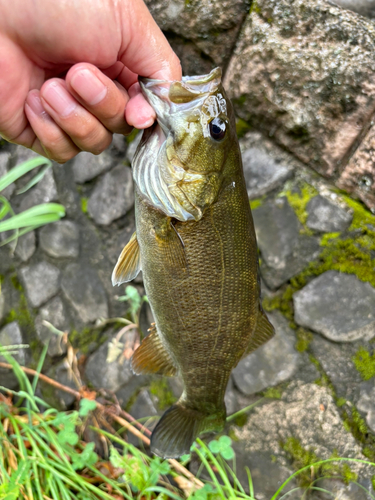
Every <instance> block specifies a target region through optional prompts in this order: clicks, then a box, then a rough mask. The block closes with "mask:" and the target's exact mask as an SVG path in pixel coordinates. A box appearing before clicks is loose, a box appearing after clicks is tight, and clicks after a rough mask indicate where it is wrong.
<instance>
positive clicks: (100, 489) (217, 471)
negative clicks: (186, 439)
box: [0, 346, 375, 500]
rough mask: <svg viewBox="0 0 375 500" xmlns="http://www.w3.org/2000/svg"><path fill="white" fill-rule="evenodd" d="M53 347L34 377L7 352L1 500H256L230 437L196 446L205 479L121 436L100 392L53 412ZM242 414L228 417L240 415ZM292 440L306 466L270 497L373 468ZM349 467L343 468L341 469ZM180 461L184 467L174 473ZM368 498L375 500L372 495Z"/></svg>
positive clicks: (0, 411)
mask: <svg viewBox="0 0 375 500" xmlns="http://www.w3.org/2000/svg"><path fill="white" fill-rule="evenodd" d="M47 348H48V346H45V348H44V350H43V353H42V356H41V358H40V361H39V364H38V367H37V370H36V371H35V374H34V376H33V378H32V379H30V378H29V377H28V376H27V375H26V374H25V373H24V369H23V368H22V367H20V365H18V363H17V362H16V361H15V360H14V358H12V356H11V355H10V352H14V351H15V350H16V349H17V347H16V346H12V348H11V349H10V348H8V349H7V350H5V349H4V348H2V349H1V354H2V356H3V357H5V358H6V360H7V362H8V363H9V364H10V365H11V367H12V369H13V372H14V373H15V375H16V376H17V378H18V381H19V386H20V389H19V390H18V391H10V390H8V389H6V388H4V387H0V443H1V446H0V498H6V499H7V500H18V499H20V500H21V499H25V498H27V499H36V500H45V499H53V500H60V499H63V500H73V499H78V500H96V499H103V500H109V499H112V500H113V499H117V500H118V499H127V500H130V499H134V498H135V499H139V500H153V499H168V498H170V499H174V500H182V499H184V498H186V497H187V498H189V499H192V500H218V499H221V500H229V499H230V500H234V499H237V500H238V499H244V500H255V497H254V485H253V481H252V477H251V472H250V470H248V469H247V477H248V483H247V485H246V487H245V486H244V485H243V484H241V483H240V481H239V480H238V478H237V475H236V456H235V452H234V449H233V447H232V440H231V439H230V437H228V436H225V435H224V436H220V437H218V438H217V439H215V440H213V441H211V442H209V443H208V444H206V443H205V442H204V441H203V440H201V439H197V440H196V442H195V443H194V445H193V447H192V453H194V454H195V455H196V456H197V458H198V460H199V462H200V464H201V466H200V471H205V475H206V476H207V477H208V478H209V479H207V480H204V481H203V482H202V481H201V480H198V479H197V478H196V477H194V476H193V475H192V474H191V473H188V471H187V470H186V468H184V467H185V466H186V465H187V464H188V462H189V460H190V456H188V455H187V456H184V457H181V459H180V462H176V461H175V460H168V461H167V460H161V459H160V458H159V457H155V456H149V455H148V454H147V453H146V452H145V451H144V450H141V449H138V448H137V447H135V446H133V445H132V444H130V443H129V442H128V441H127V440H126V437H124V436H123V430H124V429H123V428H122V429H121V428H120V429H118V430H116V429H114V428H113V424H112V423H110V422H108V421H106V419H105V416H106V413H105V412H104V409H103V408H104V407H103V406H102V405H101V404H100V403H98V402H97V401H96V400H95V399H94V398H95V395H96V393H95V392H92V391H91V392H90V391H87V390H85V389H82V390H81V391H80V393H77V394H78V395H80V397H81V399H80V402H79V407H78V409H77V410H75V411H65V412H59V411H57V410H56V409H54V408H52V407H50V406H49V405H48V404H47V403H46V402H44V401H43V400H42V399H40V398H39V397H38V396H37V395H36V389H37V384H38V380H39V378H41V377H43V375H41V374H40V372H41V369H42V365H43V362H44V359H45V356H46V353H47ZM29 372H30V370H29ZM253 406H254V405H251V407H248V408H245V409H244V410H241V412H239V413H243V412H246V411H248V410H250V409H251V408H252V407H253ZM111 411H112V412H113V410H110V411H109V412H108V414H110V413H111ZM239 413H237V414H235V415H232V416H230V417H229V418H228V420H231V419H232V420H233V418H237V417H238V415H239ZM232 417H233V418H232ZM122 421H124V420H122ZM98 422H102V425H98ZM129 425H130V424H129ZM138 425H139V424H138ZM103 426H104V427H107V430H104V429H103V428H102V427H103ZM130 427H131V425H130ZM88 428H90V429H91V430H92V431H94V432H95V433H96V434H97V435H98V437H99V438H100V440H101V442H103V441H104V443H105V448H107V449H108V453H107V455H106V456H102V457H100V456H99V455H98V453H97V452H96V451H95V445H94V443H93V442H86V441H85V440H84V438H83V436H84V431H85V429H88ZM108 429H109V430H108ZM143 439H144V440H147V439H146V438H145V437H144V438H143ZM292 439H293V438H291V440H289V441H288V442H287V443H285V448H286V449H287V450H288V451H289V452H290V453H291V456H292V458H293V460H294V461H295V462H296V465H297V466H298V467H300V469H299V470H298V471H296V472H295V473H294V474H292V475H291V476H290V477H289V478H288V479H287V480H286V481H284V483H283V484H282V485H281V486H280V487H279V488H278V490H277V491H276V492H275V493H274V495H273V496H272V497H271V498H270V499H269V500H282V499H283V498H285V497H287V495H288V493H287V492H285V489H286V488H287V487H288V486H289V485H290V483H291V481H292V480H294V479H298V477H299V476H300V477H301V478H303V484H304V487H303V488H301V487H299V489H300V490H301V492H302V491H307V490H306V488H307V489H310V490H314V489H317V486H316V484H315V483H316V479H314V480H311V481H310V482H309V481H308V478H309V477H315V478H318V477H320V478H321V477H325V476H327V475H328V474H329V477H332V476H334V477H336V478H338V477H340V478H341V479H342V480H343V481H351V482H355V483H356V477H355V475H354V474H352V473H351V472H350V468H349V467H348V466H347V465H345V462H347V463H350V462H357V463H365V464H370V465H373V466H375V464H373V463H371V462H368V461H365V460H356V459H345V458H340V457H333V458H331V459H328V460H319V459H318V457H316V456H315V454H314V453H313V452H311V451H307V450H304V449H302V448H301V446H300V445H299V443H295V442H294V441H293V440H292ZM343 462H344V464H343V465H342V466H339V465H338V464H340V463H341V464H342V463H343ZM176 463H177V464H178V465H179V467H180V468H178V467H177V468H176ZM312 469H314V471H315V473H314V474H313V473H312ZM184 471H186V474H184ZM301 484H302V483H301ZM370 497H371V498H374V499H375V497H373V496H372V495H371V494H370Z"/></svg>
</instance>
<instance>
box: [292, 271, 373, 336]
mask: <svg viewBox="0 0 375 500" xmlns="http://www.w3.org/2000/svg"><path fill="white" fill-rule="evenodd" d="M293 302H294V311H295V315H294V319H295V321H296V323H297V324H298V325H301V326H306V327H307V328H311V329H312V330H314V331H316V332H318V333H321V334H322V335H324V336H325V337H327V338H328V339H330V340H334V341H335V342H353V341H354V340H358V339H365V340H369V339H371V338H373V337H374V335H375V290H374V289H373V288H372V286H371V285H370V284H369V283H363V282H362V281H359V279H358V278H357V277H356V276H354V275H349V274H340V273H339V272H337V271H327V272H325V273H323V274H322V275H321V276H319V277H318V278H315V279H314V280H312V281H311V282H310V283H309V284H308V285H307V286H305V287H304V288H302V290H300V291H299V292H296V293H295V294H294V295H293Z"/></svg>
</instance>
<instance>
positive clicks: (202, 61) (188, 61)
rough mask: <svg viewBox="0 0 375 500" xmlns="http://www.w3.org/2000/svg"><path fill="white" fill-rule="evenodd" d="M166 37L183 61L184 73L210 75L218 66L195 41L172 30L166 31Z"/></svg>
mask: <svg viewBox="0 0 375 500" xmlns="http://www.w3.org/2000/svg"><path fill="white" fill-rule="evenodd" d="M166 37H167V39H168V42H169V43H170V44H171V46H172V49H173V51H174V52H175V53H176V54H177V57H178V58H179V59H180V61H181V67H182V74H183V75H208V73H210V71H211V70H212V69H214V68H215V67H216V64H215V63H214V62H213V61H212V59H211V57H209V55H207V54H205V53H204V52H203V51H202V50H201V49H200V48H199V47H197V46H196V45H195V43H193V42H191V41H190V40H187V39H186V38H182V37H180V36H177V35H175V34H173V33H171V32H168V33H166Z"/></svg>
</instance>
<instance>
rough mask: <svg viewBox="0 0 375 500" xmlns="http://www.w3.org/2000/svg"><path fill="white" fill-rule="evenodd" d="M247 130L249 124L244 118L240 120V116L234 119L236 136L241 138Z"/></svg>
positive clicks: (249, 128)
mask: <svg viewBox="0 0 375 500" xmlns="http://www.w3.org/2000/svg"><path fill="white" fill-rule="evenodd" d="M249 130H251V127H250V125H249V124H248V123H247V122H245V120H242V119H241V118H237V119H236V132H237V137H238V138H239V139H241V137H243V136H244V135H245V134H246V133H247V132H248V131H249Z"/></svg>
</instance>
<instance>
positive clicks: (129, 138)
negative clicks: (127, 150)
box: [125, 128, 139, 144]
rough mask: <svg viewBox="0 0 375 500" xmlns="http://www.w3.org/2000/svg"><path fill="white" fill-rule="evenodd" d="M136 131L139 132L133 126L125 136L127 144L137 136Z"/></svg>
mask: <svg viewBox="0 0 375 500" xmlns="http://www.w3.org/2000/svg"><path fill="white" fill-rule="evenodd" d="M138 132H139V130H138V129H137V128H133V130H132V131H131V132H130V134H129V135H127V136H126V137H125V139H126V142H127V143H128V144H130V143H131V142H133V141H134V139H135V138H136V137H137V134H138Z"/></svg>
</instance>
